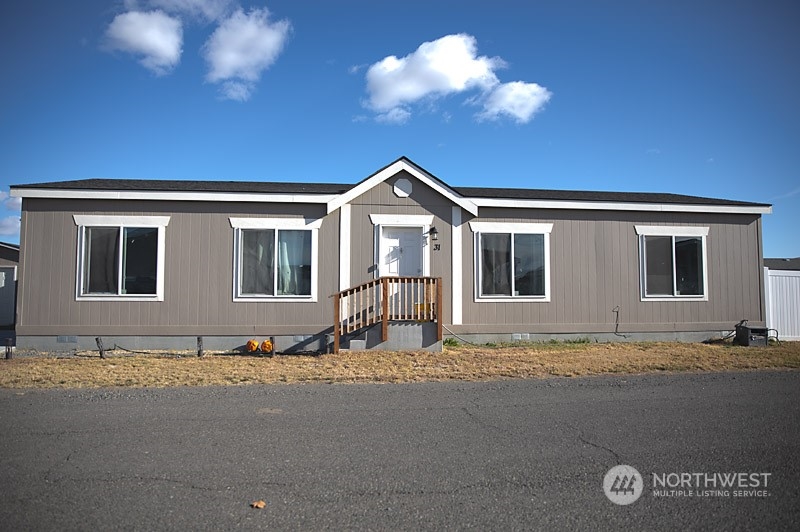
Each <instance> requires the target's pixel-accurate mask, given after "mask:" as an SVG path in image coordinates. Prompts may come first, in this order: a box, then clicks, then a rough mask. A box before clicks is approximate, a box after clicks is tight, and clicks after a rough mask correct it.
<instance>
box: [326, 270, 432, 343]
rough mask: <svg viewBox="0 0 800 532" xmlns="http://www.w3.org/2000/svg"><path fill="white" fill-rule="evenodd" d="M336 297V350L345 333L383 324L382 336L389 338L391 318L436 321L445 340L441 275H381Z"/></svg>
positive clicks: (334, 296) (334, 300)
mask: <svg viewBox="0 0 800 532" xmlns="http://www.w3.org/2000/svg"><path fill="white" fill-rule="evenodd" d="M331 297H332V298H333V319H334V325H333V352H334V353H338V352H339V347H340V343H341V338H342V336H343V335H346V334H352V333H355V332H357V331H359V330H361V329H363V328H365V327H371V326H373V325H375V324H378V323H380V324H381V338H382V341H384V342H386V341H387V340H388V339H389V322H397V321H413V322H419V323H424V322H434V323H436V335H437V341H441V340H442V319H441V308H442V278H441V277H399V276H398V277H380V278H378V279H373V280H371V281H367V282H365V283H361V284H360V285H357V286H354V287H352V288H347V289H345V290H342V291H341V292H337V293H336V294H333V295H332V296H331Z"/></svg>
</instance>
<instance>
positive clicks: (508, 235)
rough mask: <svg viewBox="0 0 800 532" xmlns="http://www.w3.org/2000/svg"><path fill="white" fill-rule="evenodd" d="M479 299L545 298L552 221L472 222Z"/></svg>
mask: <svg viewBox="0 0 800 532" xmlns="http://www.w3.org/2000/svg"><path fill="white" fill-rule="evenodd" d="M470 225H471V227H472V230H473V231H474V232H475V249H476V271H477V277H478V278H477V283H476V285H477V286H476V289H477V298H478V300H495V299H496V300H547V299H548V298H549V284H550V283H549V278H550V275H549V271H548V269H549V241H550V232H551V230H552V224H526V223H492V222H471V224H470Z"/></svg>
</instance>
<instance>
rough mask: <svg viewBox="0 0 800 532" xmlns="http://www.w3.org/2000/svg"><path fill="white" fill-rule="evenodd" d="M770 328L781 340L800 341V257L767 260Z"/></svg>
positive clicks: (766, 281) (765, 281)
mask: <svg viewBox="0 0 800 532" xmlns="http://www.w3.org/2000/svg"><path fill="white" fill-rule="evenodd" d="M764 283H765V287H764V292H765V293H766V310H767V327H769V328H770V329H772V331H770V335H775V336H777V337H778V338H779V339H781V340H800V257H797V258H794V259H764Z"/></svg>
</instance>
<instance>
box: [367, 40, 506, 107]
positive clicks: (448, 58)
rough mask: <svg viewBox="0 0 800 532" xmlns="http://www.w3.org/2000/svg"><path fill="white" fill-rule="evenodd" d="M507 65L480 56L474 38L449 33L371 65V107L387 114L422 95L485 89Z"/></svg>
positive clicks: (440, 94) (369, 71)
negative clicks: (402, 53)
mask: <svg viewBox="0 0 800 532" xmlns="http://www.w3.org/2000/svg"><path fill="white" fill-rule="evenodd" d="M504 66H505V63H504V62H503V60H502V59H499V58H490V57H486V56H478V55H477V41H476V40H475V37H473V36H471V35H466V34H463V33H462V34H457V35H446V36H444V37H442V38H441V39H437V40H435V41H431V42H425V43H422V44H421V45H420V46H419V48H417V50H416V51H414V52H413V53H411V54H409V55H407V56H405V57H403V58H399V59H398V58H397V57H396V56H394V55H390V56H388V57H385V58H384V59H382V60H381V61H378V62H377V63H375V64H373V65H372V66H370V67H369V69H368V70H367V92H368V93H369V106H370V107H371V108H372V109H373V110H374V111H376V112H379V113H382V114H385V113H387V112H390V111H393V110H395V109H402V108H403V106H405V105H407V104H411V103H414V102H417V101H419V100H421V99H423V98H428V97H434V98H435V97H441V96H446V95H448V94H452V93H457V92H463V91H466V90H469V89H472V88H475V87H478V88H482V89H484V90H485V89H488V88H490V87H492V86H494V85H496V84H497V83H498V80H497V76H496V75H495V73H494V70H495V69H497V68H502V67H504Z"/></svg>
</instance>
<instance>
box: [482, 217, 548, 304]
mask: <svg viewBox="0 0 800 532" xmlns="http://www.w3.org/2000/svg"><path fill="white" fill-rule="evenodd" d="M469 228H470V230H471V231H472V232H473V233H474V235H473V238H474V244H473V246H474V249H475V253H473V261H474V271H475V286H474V288H475V295H474V301H475V303H549V302H550V233H552V232H553V224H552V223H527V222H469ZM481 233H500V234H504V233H505V234H510V235H512V242H513V235H515V234H525V235H530V234H534V235H544V295H543V296H513V295H511V296H506V297H497V296H488V297H482V296H481V295H480V293H481V263H480V257H479V255H480V235H481Z"/></svg>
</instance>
